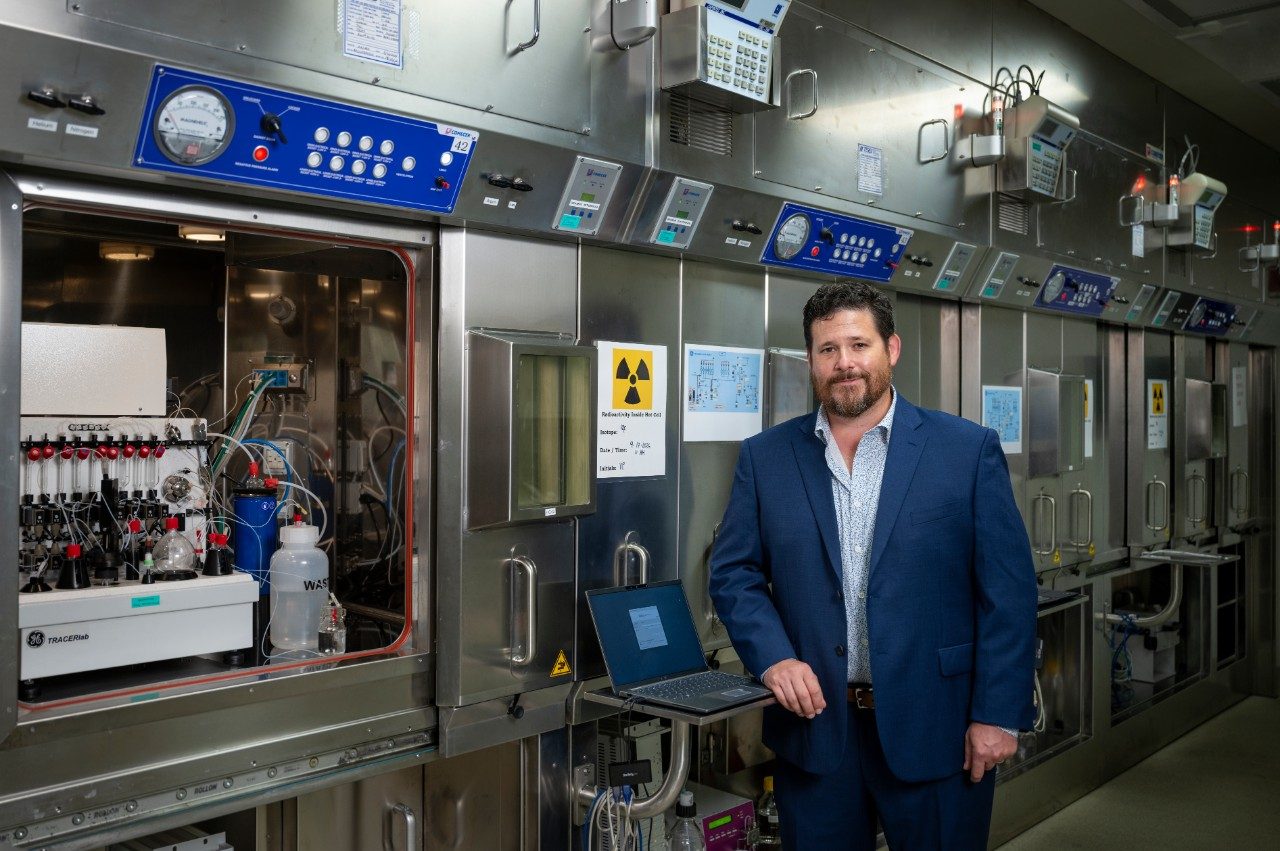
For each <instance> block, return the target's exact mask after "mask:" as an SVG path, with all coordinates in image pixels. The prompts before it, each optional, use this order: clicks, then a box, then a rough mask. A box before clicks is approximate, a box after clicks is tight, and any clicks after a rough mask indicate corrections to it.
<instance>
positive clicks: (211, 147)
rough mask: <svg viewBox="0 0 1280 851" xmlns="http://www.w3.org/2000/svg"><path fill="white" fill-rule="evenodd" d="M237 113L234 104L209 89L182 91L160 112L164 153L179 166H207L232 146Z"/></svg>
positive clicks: (159, 141)
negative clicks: (232, 108)
mask: <svg viewBox="0 0 1280 851" xmlns="http://www.w3.org/2000/svg"><path fill="white" fill-rule="evenodd" d="M234 130H235V113H233V112H232V111H231V104H229V103H227V99H226V98H225V97H223V96H222V95H221V94H219V93H218V92H216V91H214V90H213V89H211V88H208V87H207V86H186V87H185V88H181V89H178V90H177V91H176V92H174V93H173V94H171V95H169V97H168V98H166V99H165V100H164V102H163V103H161V104H160V108H159V109H158V110H157V111H156V122H155V134H156V143H157V144H158V145H159V146H160V151H161V152H162V153H163V154H164V155H165V156H166V157H168V158H169V159H171V160H173V161H174V162H176V163H178V164H179V165H203V164H204V163H207V162H209V161H210V160H213V159H215V158H217V157H218V155H220V154H221V153H222V152H223V151H225V150H226V149H227V145H229V144H231V137H232V135H233V133H234Z"/></svg>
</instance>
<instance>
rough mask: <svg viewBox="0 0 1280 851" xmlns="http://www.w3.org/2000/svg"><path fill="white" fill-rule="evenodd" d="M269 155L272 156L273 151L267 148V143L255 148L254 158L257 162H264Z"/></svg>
mask: <svg viewBox="0 0 1280 851" xmlns="http://www.w3.org/2000/svg"><path fill="white" fill-rule="evenodd" d="M269 156H271V152H270V151H268V150H267V146H266V145H259V146H258V147H256V148H254V149H253V159H254V161H255V162H262V161H263V160H265V159H266V158H267V157H269Z"/></svg>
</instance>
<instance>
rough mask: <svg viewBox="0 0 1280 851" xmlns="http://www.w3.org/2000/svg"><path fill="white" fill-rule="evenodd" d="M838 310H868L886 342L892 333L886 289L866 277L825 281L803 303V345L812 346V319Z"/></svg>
mask: <svg viewBox="0 0 1280 851" xmlns="http://www.w3.org/2000/svg"><path fill="white" fill-rule="evenodd" d="M839 310H868V311H870V312H871V318H872V319H874V320H875V323H876V330H877V331H879V332H880V336H881V338H883V339H884V342H885V345H888V343H889V338H890V337H892V336H893V330H894V326H893V302H892V301H890V300H889V296H888V295H887V294H885V293H884V292H883V291H881V290H878V289H876V288H875V287H873V286H871V285H870V284H868V283H864V282H863V281H840V282H838V283H834V284H823V285H822V286H820V287H818V291H817V292H815V293H814V294H813V295H812V296H810V297H809V300H808V301H807V302H805V305H804V347H805V348H806V349H812V348H813V323H814V322H817V321H818V320H819V319H826V318H828V317H830V316H834V315H835V313H836V311H839Z"/></svg>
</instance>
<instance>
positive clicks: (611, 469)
mask: <svg viewBox="0 0 1280 851" xmlns="http://www.w3.org/2000/svg"><path fill="white" fill-rule="evenodd" d="M596 350H597V351H598V353H599V357H598V358H597V364H598V367H597V368H598V370H599V373H598V375H597V378H596V382H597V383H596V390H597V393H596V398H597V399H599V403H598V410H597V411H596V476H597V477H598V478H601V479H622V478H636V477H641V476H665V475H666V474H667V347H666V346H652V345H646V344H644V343H611V342H607V341H604V340H601V341H598V342H597V343H596Z"/></svg>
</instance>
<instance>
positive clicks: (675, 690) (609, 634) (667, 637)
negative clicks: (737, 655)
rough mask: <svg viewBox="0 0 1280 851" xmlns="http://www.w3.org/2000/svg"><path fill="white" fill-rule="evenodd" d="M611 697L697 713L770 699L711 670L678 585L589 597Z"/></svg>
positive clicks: (743, 681) (744, 681)
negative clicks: (611, 687)
mask: <svg viewBox="0 0 1280 851" xmlns="http://www.w3.org/2000/svg"><path fill="white" fill-rule="evenodd" d="M587 605H588V607H589V608H590V609H591V619H592V621H594V622H595V627H596V637H597V638H599V639H600V649H601V651H602V652H603V654H604V664H605V667H606V668H607V669H608V671H609V681H610V682H611V683H612V685H613V693H614V694H616V695H618V696H620V697H626V698H633V699H635V700H637V701H638V702H645V703H653V704H657V705H660V706H671V707H675V708H677V709H684V710H688V711H691V712H698V713H712V712H719V711H720V710H722V709H728V708H730V707H733V706H740V705H742V704H744V703H751V702H753V701H757V700H761V699H763V698H766V697H772V696H773V692H771V691H770V690H769V689H767V688H765V687H764V686H762V685H760V684H759V683H757V682H756V681H755V680H753V679H751V678H750V677H743V676H739V675H738V674H728V673H725V672H723V671H713V670H711V669H710V668H709V667H708V666H707V660H706V658H705V657H704V656H703V655H702V642H701V641H700V640H699V639H698V630H697V628H696V627H695V626H694V624H693V614H692V613H691V612H690V611H689V601H688V599H687V598H686V597H685V594H684V586H683V585H681V584H680V581H679V580H672V581H669V582H652V583H649V584H647V585H631V586H627V587H621V588H602V589H598V590H592V591H588V592H587Z"/></svg>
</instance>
